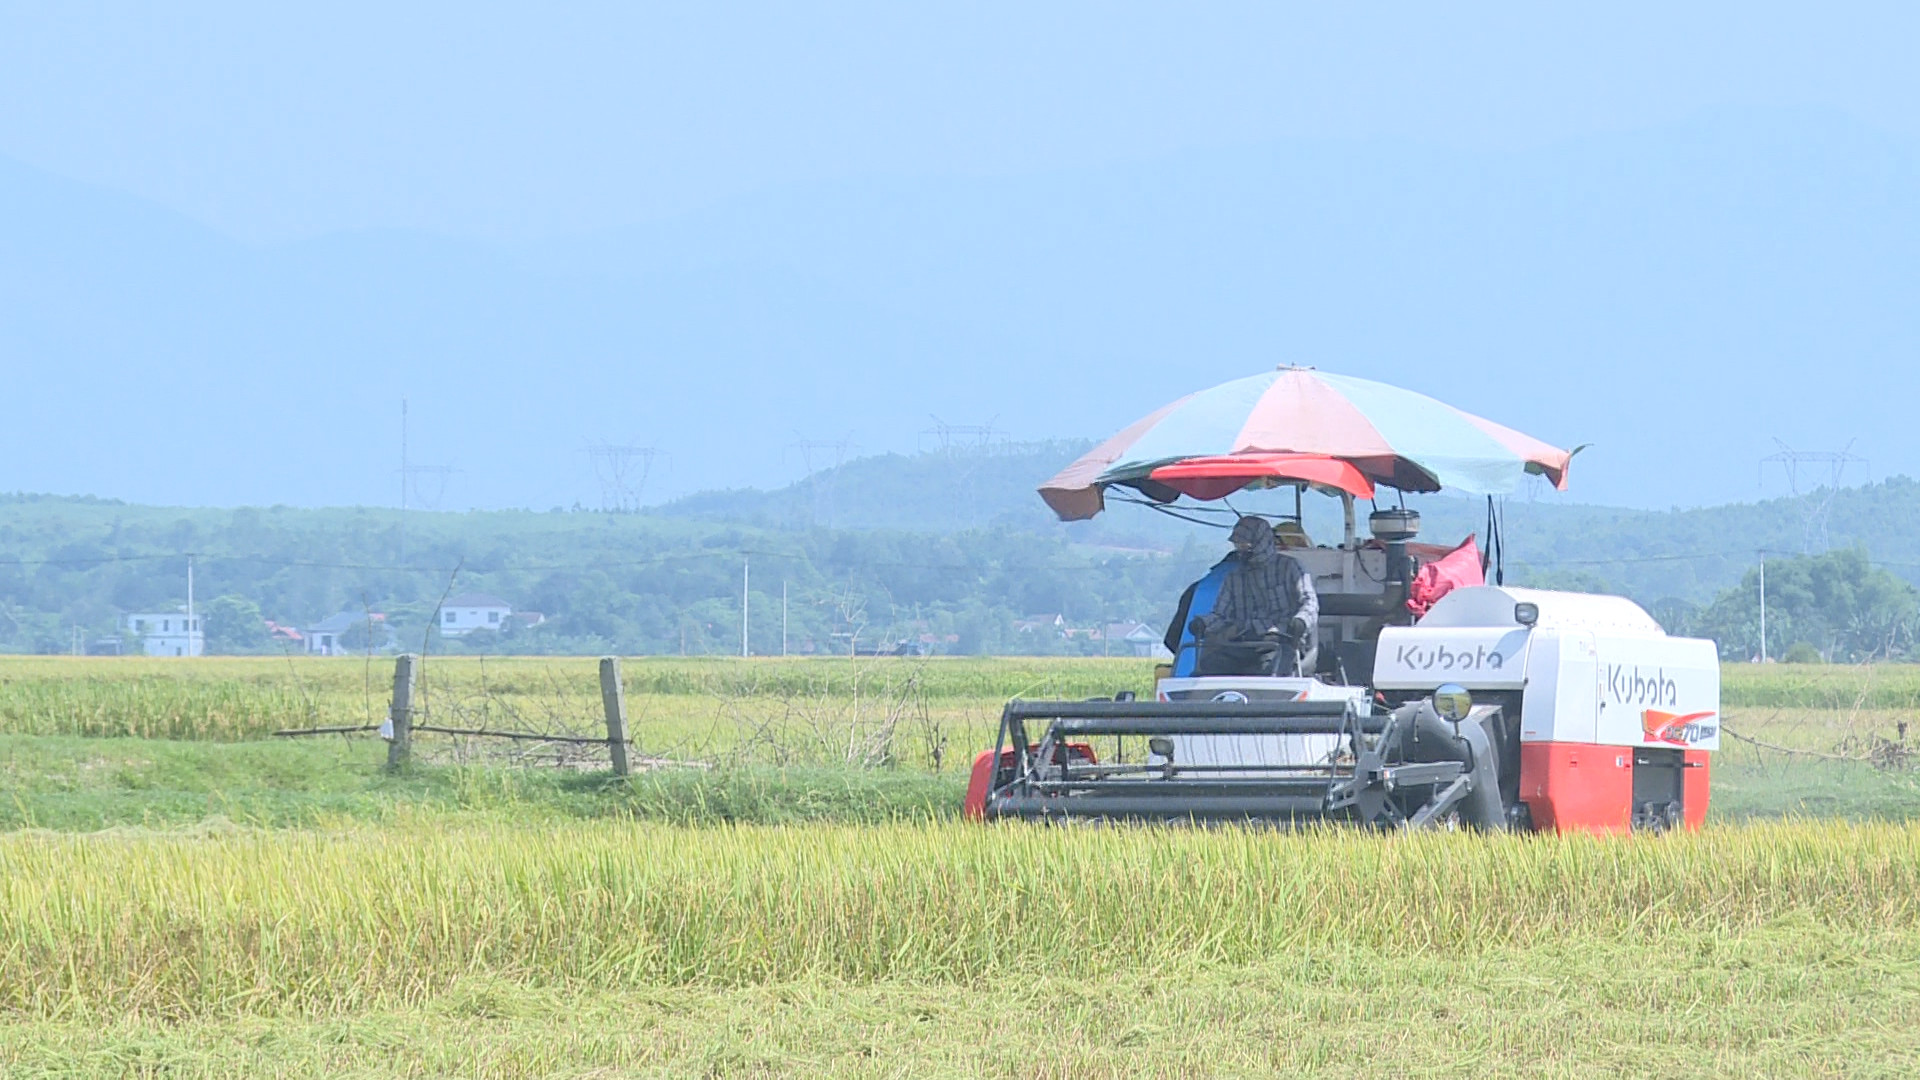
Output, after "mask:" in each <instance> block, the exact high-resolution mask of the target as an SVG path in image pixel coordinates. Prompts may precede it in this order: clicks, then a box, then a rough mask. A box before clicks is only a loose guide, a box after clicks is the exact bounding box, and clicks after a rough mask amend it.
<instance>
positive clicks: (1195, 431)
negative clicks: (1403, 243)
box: [1040, 367, 1573, 521]
mask: <svg viewBox="0 0 1920 1080" xmlns="http://www.w3.org/2000/svg"><path fill="white" fill-rule="evenodd" d="M1244 454H1268V455H1273V454H1296V455H1313V456H1318V457H1323V458H1338V459H1340V460H1342V461H1344V462H1347V463H1348V464H1350V465H1352V466H1353V467H1354V468H1355V469H1356V470H1358V472H1359V473H1360V474H1361V475H1362V476H1363V477H1364V478H1366V479H1367V480H1370V481H1372V482H1373V483H1376V484H1385V485H1386V486H1388V487H1393V488H1398V489H1400V490H1402V491H1439V490H1441V489H1443V488H1451V489H1454V490H1458V491H1463V492H1467V493H1469V494H1487V495H1497V494H1504V493H1506V492H1510V491H1512V490H1514V489H1515V488H1516V487H1518V486H1519V484H1520V481H1521V480H1522V478H1523V477H1525V476H1526V475H1527V474H1528V473H1533V474H1537V475H1541V476H1545V477H1546V478H1547V479H1548V480H1550V481H1552V483H1553V485H1554V486H1555V487H1557V488H1561V489H1565V487H1566V486H1567V464H1568V462H1569V461H1570V460H1571V459H1572V457H1573V455H1572V454H1571V453H1569V452H1568V451H1565V450H1561V449H1558V448H1557V447H1553V446H1549V445H1547V444H1546V443H1543V442H1541V441H1540V440H1538V439H1535V438H1533V437H1531V436H1528V435H1523V434H1521V433H1520V432H1518V431H1515V430H1513V429H1512V428H1509V427H1503V426H1502V425H1500V424H1496V423H1494V422H1493V421H1491V420H1486V419H1482V418H1481V417H1478V416H1474V415H1472V414H1471V413H1465V412H1462V411H1460V410H1459V409H1456V408H1454V407H1453V406H1451V405H1448V404H1446V403H1445V402H1441V401H1436V400H1434V399H1433V398H1430V397H1428V396H1426V395H1425V394H1417V393H1414V392H1413V391H1411V390H1403V389H1401V388H1399V387H1397V386H1388V385H1387V384H1385V383H1378V382H1373V381H1372V380H1369V379H1356V378H1353V377H1352V376H1348V375H1334V374H1331V373H1329V372H1324V371H1315V370H1313V369H1311V368H1298V367H1285V368H1281V369H1279V370H1277V371H1271V372H1266V373H1264V374H1260V375H1254V376H1251V377H1249V378H1245V379H1235V380H1234V381H1232V382H1228V383H1222V384H1220V385H1219V386H1216V387H1213V388H1212V389H1209V390H1202V391H1200V392H1198V393H1195V394H1189V395H1187V396H1186V397H1183V398H1181V399H1179V400H1178V401H1174V402H1172V403H1170V404H1167V405H1164V406H1162V407H1161V408H1159V409H1156V410H1155V411H1153V412H1152V413H1149V414H1148V415H1146V416H1144V417H1142V418H1140V419H1139V420H1136V421H1134V422H1133V423H1132V424H1129V425H1128V426H1127V427H1126V428H1124V429H1122V430H1121V431H1120V433H1119V434H1117V435H1115V436H1114V437H1112V438H1111V439H1108V440H1107V441H1106V442H1103V443H1101V444H1100V445H1099V446H1097V447H1095V448H1094V449H1093V450H1092V451H1090V452H1088V453H1087V454H1086V455H1085V456H1083V457H1081V458H1080V460H1078V461H1076V462H1074V463H1073V464H1072V465H1069V466H1067V467H1066V468H1065V469H1063V470H1061V472H1060V474H1059V475H1058V476H1055V477H1054V478H1053V479H1051V480H1049V481H1047V482H1046V484H1044V485H1042V486H1041V488H1040V497H1041V498H1043V499H1045V500H1046V502H1047V505H1048V506H1051V507H1052V508H1053V511H1054V513H1055V514H1058V515H1059V516H1060V518H1061V520H1063V521H1077V520H1081V519H1084V518H1090V517H1092V516H1093V515H1095V514H1097V513H1099V512H1100V510H1101V509H1102V508H1103V507H1104V506H1105V499H1104V497H1103V495H1102V492H1103V491H1104V490H1105V489H1106V488H1107V487H1109V486H1111V485H1114V484H1122V485H1125V486H1129V487H1134V488H1137V489H1140V490H1142V491H1144V492H1145V493H1146V494H1148V495H1149V496H1151V497H1153V498H1156V499H1159V500H1161V501H1168V500H1170V499H1172V498H1174V497H1177V495H1178V493H1179V491H1180V489H1179V488H1174V487H1168V486H1167V485H1166V484H1165V483H1164V482H1163V481H1161V480H1159V479H1158V478H1156V477H1155V475H1154V473H1155V470H1157V469H1162V468H1165V467H1167V466H1171V465H1174V464H1176V463H1180V462H1184V461H1187V460H1189V459H1194V458H1218V457H1224V456H1229V455H1235V456H1237V455H1244ZM1327 486H1335V487H1338V486H1339V485H1337V484H1334V485H1327ZM1209 490H1211V489H1209ZM1230 493H1231V492H1222V493H1221V494H1230ZM1216 497H1218V496H1216Z"/></svg>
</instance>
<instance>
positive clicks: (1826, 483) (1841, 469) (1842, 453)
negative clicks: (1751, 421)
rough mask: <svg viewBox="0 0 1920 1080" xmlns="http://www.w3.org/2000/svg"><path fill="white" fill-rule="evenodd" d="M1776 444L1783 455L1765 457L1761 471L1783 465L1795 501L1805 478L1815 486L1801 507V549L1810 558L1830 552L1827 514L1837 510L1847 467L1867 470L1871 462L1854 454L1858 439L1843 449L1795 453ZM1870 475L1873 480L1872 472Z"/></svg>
mask: <svg viewBox="0 0 1920 1080" xmlns="http://www.w3.org/2000/svg"><path fill="white" fill-rule="evenodd" d="M1773 441H1774V443H1775V444H1776V445H1777V446H1779V447H1780V452H1779V453H1776V454H1768V455H1767V456H1766V457H1763V458H1761V459H1760V468H1761V471H1762V473H1763V474H1764V472H1765V471H1766V467H1767V466H1768V465H1770V464H1777V465H1779V466H1780V468H1781V470H1782V471H1783V472H1785V473H1786V476H1787V490H1788V491H1790V492H1792V493H1793V497H1794V498H1795V499H1800V498H1801V495H1802V492H1801V484H1802V478H1803V476H1804V477H1805V478H1806V480H1807V481H1808V482H1811V483H1812V484H1813V486H1812V487H1811V488H1810V489H1808V490H1807V491H1806V492H1805V495H1806V500H1805V501H1804V502H1802V503H1801V506H1800V514H1801V519H1802V521H1801V527H1802V536H1801V541H1800V550H1801V551H1802V552H1803V553H1804V554H1808V555H1817V554H1820V553H1821V552H1824V551H1826V550H1827V511H1828V510H1830V509H1831V508H1832V507H1833V497H1834V496H1835V495H1836V494H1838V493H1839V491H1840V481H1841V479H1842V478H1843V477H1844V476H1845V475H1846V471H1847V466H1849V465H1853V464H1856V463H1857V464H1859V465H1860V466H1861V467H1862V468H1866V467H1867V459H1866V458H1863V457H1861V456H1860V455H1858V454H1855V453H1852V450H1853V443H1854V440H1851V439H1849V440H1847V445H1846V446H1845V447H1843V448H1841V449H1839V450H1795V449H1794V448H1793V447H1791V446H1788V445H1787V444H1786V443H1784V442H1781V441H1780V440H1779V439H1775V440H1773ZM1867 476H1868V479H1872V476H1873V474H1872V472H1871V471H1869V472H1868V473H1867Z"/></svg>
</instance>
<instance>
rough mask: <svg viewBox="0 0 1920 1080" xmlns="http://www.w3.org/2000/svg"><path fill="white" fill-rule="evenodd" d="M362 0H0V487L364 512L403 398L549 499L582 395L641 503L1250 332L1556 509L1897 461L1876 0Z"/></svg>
mask: <svg viewBox="0 0 1920 1080" xmlns="http://www.w3.org/2000/svg"><path fill="white" fill-rule="evenodd" d="M396 7H397V5H371V4H333V5H327V6H325V7H324V8H310V9H307V10H304V11H291V10H285V9H283V8H281V7H280V6H276V5H238V4H234V5H194V4H171V5H165V6H164V8H163V7H162V6H159V5H131V4H124V5H123V4H87V3H77V2H76V3H61V4H43V5H23V4H0V182H5V183H10V184H12V185H14V186H13V187H10V188H8V189H7V191H8V192H10V193H13V195H14V197H13V200H12V201H13V205H14V207H15V210H14V214H15V215H17V217H16V220H14V221H13V222H11V223H7V222H5V221H4V219H0V227H4V228H6V229H7V230H8V231H7V232H6V233H5V235H4V237H0V239H9V240H10V243H11V246H12V247H13V254H14V258H13V261H12V263H11V264H10V265H8V264H5V263H4V260H5V259H6V257H7V254H8V253H7V250H6V248H5V247H0V285H7V284H11V286H12V292H13V293H14V296H13V298H12V300H11V301H9V300H8V299H7V298H6V297H5V296H4V295H0V365H4V366H6V367H8V368H11V369H12V370H13V372H14V374H15V379H14V380H13V381H14V383H15V387H16V392H17V393H19V394H20V395H22V396H24V397H26V398H28V399H30V401H31V403H32V409H31V414H30V416H29V417H28V419H27V420H26V422H24V423H22V424H17V425H14V426H13V428H12V429H11V430H9V431H7V432H5V433H0V454H4V456H5V460H6V465H5V471H6V472H10V473H11V474H12V475H11V476H10V477H9V476H5V475H0V488H9V489H27V490H52V491H69V492H92V493H98V494H105V495H115V496H120V497H125V498H131V499H138V500H143V501H145V500H153V501H175V502H207V503H236V502H287V503H336V502H376V503H377V502H390V501H392V498H391V494H390V492H391V490H392V487H393V485H392V483H391V472H392V468H393V465H394V462H392V461H391V460H389V459H390V458H393V457H395V456H396V453H397V451H396V449H395V448H394V447H393V444H394V443H395V442H396V441H397V430H396V428H397V412H398V402H397V399H398V397H399V396H400V394H401V393H406V394H407V395H408V396H409V397H410V398H411V399H412V400H413V401H414V409H415V415H416V417H417V429H416V434H417V438H418V440H419V444H418V447H417V454H416V457H417V459H421V460H429V461H447V462H449V463H453V464H456V465H458V466H459V467H460V468H461V469H462V472H461V473H459V474H457V479H456V482H455V483H456V487H455V489H454V491H453V493H452V494H451V495H450V498H451V499H452V500H453V502H455V503H456V504H459V505H482V506H492V505H532V506H542V507H544V506H546V505H552V504H565V503H568V502H571V501H572V500H574V499H576V498H577V499H580V500H582V501H587V502H591V501H592V500H593V497H594V492H595V490H596V489H595V488H594V486H593V484H592V478H591V475H590V474H589V473H587V472H586V470H585V468H584V465H583V464H582V462H583V460H584V455H583V454H582V453H581V452H580V451H581V444H582V442H583V440H584V439H586V438H608V439H617V440H631V441H640V442H648V443H654V444H658V445H661V446H662V447H663V448H665V449H668V450H670V451H672V452H673V453H674V455H675V456H674V464H673V466H672V467H671V469H670V470H668V471H667V472H666V473H664V474H663V476H662V479H661V480H660V481H659V482H658V485H657V487H656V492H657V493H658V494H661V495H665V494H671V493H674V492H675V491H679V490H686V489H690V488H693V487H704V486H716V485H729V484H746V483H768V482H778V481H781V480H784V479H787V478H789V477H790V476H791V475H792V474H793V473H794V472H796V471H797V469H798V458H797V455H794V454H791V453H788V452H786V451H785V450H784V448H785V447H786V445H787V444H788V443H790V442H792V441H794V440H795V439H796V438H799V437H803V436H804V437H812V438H841V437H851V438H852V439H853V440H854V441H855V442H856V443H858V444H859V445H860V446H861V447H862V448H864V449H866V450H869V451H877V450H889V449H912V448H913V447H914V446H915V445H916V442H917V440H918V437H919V436H918V433H919V431H920V430H921V429H923V428H925V427H927V426H928V425H929V424H930V422H931V420H930V418H931V417H932V416H934V415H939V416H941V417H943V418H944V419H947V420H948V421H950V422H957V423H968V422H971V423H979V422H983V421H985V420H988V419H992V420H993V421H994V422H995V423H996V424H997V425H998V426H1000V427H1001V428H1003V429H1004V430H1007V431H1009V432H1010V433H1011V434H1013V435H1016V436H1047V435H1100V434H1104V433H1105V432H1106V431H1108V430H1110V429H1112V428H1117V427H1118V426H1120V425H1121V424H1124V423H1125V422H1127V421H1128V420H1131V419H1132V418H1133V417H1134V416H1136V415H1139V414H1141V413H1144V412H1146V411H1147V410H1149V409H1150V408H1152V407H1153V406H1155V405H1157V404H1159V403H1160V401H1162V400H1164V399H1165V398H1167V397H1169V396H1172V395H1173V394H1177V393H1180V392H1183V391H1184V390H1186V389H1191V388H1193V387H1194V386H1197V385H1206V384H1209V383H1211V382H1218V381H1223V380H1225V379H1228V378H1232V377H1235V376H1238V375H1244V374H1248V373H1250V372H1251V371H1255V370H1259V369H1260V368H1262V367H1265V366H1268V365H1271V364H1274V363H1284V362H1308V363H1318V364H1319V365H1320V366H1323V367H1327V368H1330V369H1334V370H1340V371H1345V372H1349V373H1352V374H1358V375H1366V376H1370V377H1375V378H1385V379H1387V380H1389V381H1395V382H1401V383H1404V384H1407V385H1412V386H1415V387H1416V388H1418V389H1422V390H1426V391H1428V392H1431V393H1435V394H1438V395H1440V396H1444V397H1447V398H1449V399H1450V400H1453V401H1455V402H1456V403H1457V404H1460V405H1462V406H1463V407H1466V408H1469V409H1472V410H1474V411H1479V412H1483V413H1485V414H1487V415H1490V416H1494V417H1495V418H1497V419H1500V420H1502V421H1504V422H1507V423H1510V424H1512V425H1514V426H1516V427H1520V428H1522V429H1525V430H1528V431H1530V432H1532V433H1535V434H1538V435H1540V436H1541V437H1544V438H1548V439H1551V440H1554V441H1559V442H1562V443H1567V444H1571V443H1576V442H1589V441H1591V442H1593V443H1595V444H1596V445H1595V448H1594V450H1593V451H1592V452H1591V454H1590V455H1587V456H1583V459H1582V462H1581V465H1582V468H1581V469H1580V470H1577V471H1576V474H1575V487H1574V490H1573V492H1572V493H1571V497H1574V498H1579V499H1582V500H1592V501H1605V502H1614V503H1627V504H1637V505H1656V506H1664V505H1668V504H1673V503H1679V504H1698V503H1710V502H1716V501H1722V500H1724V499H1729V498H1747V497H1751V496H1753V495H1755V494H1758V493H1760V492H1761V490H1762V488H1761V486H1760V479H1759V477H1760V472H1759V468H1758V464H1757V462H1758V458H1759V457H1760V456H1761V455H1763V454H1764V453H1766V452H1769V451H1770V450H1771V449H1773V448H1774V446H1773V443H1772V439H1774V438H1776V437H1778V438H1782V439H1785V440H1787V441H1789V442H1791V443H1794V444H1796V445H1800V446H1803V447H1807V448H1822V449H1825V448H1838V447H1839V446H1840V445H1843V444H1846V443H1847V442H1848V441H1849V440H1855V450H1856V451H1857V452H1860V453H1863V454H1864V455H1865V456H1867V457H1868V458H1870V459H1871V461H1872V462H1873V466H1872V468H1873V472H1874V474H1876V475H1885V474H1889V473H1893V472H1914V471H1916V470H1920V460H1915V457H1914V454H1915V452H1914V451H1913V450H1912V449H1911V448H1910V440H1908V439H1906V438H1905V437H1904V434H1903V433H1902V430H1901V429H1902V421H1903V418H1904V416H1905V409H1904V406H1902V405H1900V404H1899V402H1901V401H1903V400H1904V399H1907V398H1911V397H1912V396H1913V391H1915V390H1916V389H1920V386H1917V385H1916V379H1915V377H1914V375H1913V374H1912V370H1911V364H1910V361H1909V359H1908V358H1910V357H1911V356H1912V355H1913V354H1914V349H1915V347H1916V346H1920V326H1916V324H1915V316H1914V314H1913V313H1912V311H1911V310H1910V304H1909V302H1908V299H1907V297H1908V295H1909V294H1910V292H1911V285H1910V282H1911V280H1912V279H1911V277H1910V272H1911V271H1912V270H1914V269H1916V267H1915V265H1914V261H1915V256H1914V255H1913V254H1912V251H1913V245H1912V244H1911V243H1909V241H1911V240H1913V239H1915V237H1914V236H1913V235H1912V234H1913V232H1914V230H1915V225H1916V221H1917V220H1920V219H1917V218H1916V216H1915V212H1914V210H1913V208H1912V207H1911V206H1910V205H1909V204H1910V203H1911V202H1912V198H1911V196H1912V194H1913V187H1912V180H1913V179H1914V175H1915V173H1914V171H1913V163H1914V160H1915V159H1914V151H1915V140H1916V139H1917V138H1920V108H1917V107H1916V106H1920V92H1917V91H1920V77H1916V75H1915V72H1914V65H1913V64H1912V63H1911V58H1910V55H1909V53H1910V43H1911V42H1912V41H1914V40H1916V34H1915V31H1916V29H1920V27H1916V26H1915V23H1916V22H1917V21H1920V9H1914V8H1912V7H1911V6H1905V5H1887V4H1879V5H1844V4H1829V5H1819V6H1818V7H1814V6H1810V5H1764V4H1701V5H1671V4H1663V5H1652V4H1644V5H1632V4H1627V5H1608V6H1607V7H1606V9H1605V10H1604V11H1602V12H1595V11H1578V10H1575V9H1573V8H1570V7H1551V8H1549V7H1548V6H1545V5H1520V4H1512V5H1482V6H1476V7H1475V8H1473V9H1472V10H1471V14H1470V15H1469V14H1463V13H1462V11H1461V9H1445V10H1443V9H1440V8H1438V7H1436V6H1433V5H1368V6H1366V7H1364V8H1361V7H1358V6H1349V7H1342V8H1338V9H1332V8H1330V7H1329V6H1326V5H1313V6H1308V5H1205V6H1195V5H1180V6H1173V5H1160V6H1151V7H1149V6H1138V5H1132V6H1130V5H1115V4H1098V5H1095V4H1086V5H1034V4H1007V5H990V4H971V5H964V6H951V7H939V8H936V7H934V6H931V5H900V4H873V5H834V6H831V7H816V8H812V9H806V8H801V7H797V6H793V5H781V6H764V7H749V6H738V5H683V6H677V7H664V6H648V7H644V8H642V7H640V6H637V5H608V6H602V7H598V8H595V7H593V6H589V5H521V6H503V5H484V4H461V5H451V4H445V5H442V4H413V5H406V6H405V7H404V10H400V11H395V10H394V9H395V8H396ZM7 178H11V179H7ZM1236 178H1244V179H1245V181H1246V182H1244V183H1237V182H1236ZM20 192H27V193H29V194H30V196H31V197H28V195H21V194H19V193H20ZM27 206H32V207H35V208H36V209H34V210H32V211H29V210H26V209H23V207H27ZM1508 207H1511V208H1512V212H1511V213H1508V212H1506V208H1508ZM4 213H5V211H0V214H4ZM30 213H31V215H32V216H33V220H30V221H29V220H24V218H25V217H26V216H27V215H29V214H30ZM109 222H111V223H113V224H111V225H108V224H104V223H109ZM103 234H104V235H103ZM89 236H90V237H92V239H86V238H87V237H89ZM75 237H80V238H81V239H79V240H76V239H75ZM49 253H52V254H49ZM54 264H57V272H55V271H54V270H50V269H48V267H49V266H52V265H54ZM23 297H24V298H23ZM9 304H11V305H12V306H11V307H9V306H8V305H9ZM156 369H158V370H156ZM796 370H798V371H803V372H806V373H808V377H806V378H800V377H797V376H795V375H794V374H793V372H795V371H796ZM163 375H166V376H171V377H162V376H163ZM534 384H538V385H537V386H536V385H534ZM180 417H188V418H191V424H192V426H193V427H194V428H195V429H196V430H197V431H198V432H200V434H197V435H196V437H195V439H194V440H192V442H191V445H188V446H185V447H182V448H180V453H179V454H177V455H168V456H167V457H166V458H165V460H146V459H142V457H141V456H140V455H137V454H134V455H130V454H129V453H128V446H129V445H138V444H140V443H142V442H143V441H150V440H152V439H155V438H165V437H167V435H166V434H165V433H166V432H168V431H169V430H171V429H170V427H169V425H173V424H177V423H178V419H177V418H180ZM480 432H492V433H495V434H493V435H491V436H489V437H485V438H483V437H482V436H480V435H479V434H478V433H480ZM502 432H508V433H511V434H510V435H509V436H502V435H500V434H498V433H502ZM316 442H318V443H322V444H332V446H331V449H329V450H328V451H327V452H326V454H325V467H324V468H315V467H314V464H313V462H312V461H311V460H308V459H302V458H299V457H297V456H295V457H292V458H287V457H281V456H279V455H263V454H262V453H260V448H261V447H262V446H264V445H270V444H276V445H277V444H301V445H311V444H314V443H316ZM1855 478H1856V479H1863V478H1864V475H1856V477H1855ZM1780 487H1781V485H1780V484H1779V483H1778V482H1777V481H1776V482H1774V484H1773V487H1772V488H1771V489H1768V490H1776V491H1777V490H1779V489H1780Z"/></svg>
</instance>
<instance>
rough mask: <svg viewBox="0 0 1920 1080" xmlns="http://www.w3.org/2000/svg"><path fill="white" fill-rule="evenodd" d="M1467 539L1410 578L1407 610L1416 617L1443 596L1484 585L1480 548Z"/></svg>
mask: <svg viewBox="0 0 1920 1080" xmlns="http://www.w3.org/2000/svg"><path fill="white" fill-rule="evenodd" d="M1474 540H1475V538H1474V537H1472V536H1469V537H1467V538H1466V539H1465V540H1462V541H1461V542H1460V546H1459V547H1457V548H1454V549H1453V550H1452V551H1449V552H1447V553H1446V554H1445V555H1442V556H1440V557H1439V558H1437V559H1434V560H1433V561H1432V562H1429V563H1427V564H1426V565H1424V566H1422V567H1421V568H1420V570H1419V572H1417V573H1415V574H1414V575H1413V586H1412V587H1411V588H1410V589H1408V590H1407V610H1408V611H1411V612H1413V614H1414V617H1415V618H1418V617H1420V616H1422V615H1425V614H1426V613H1427V611H1428V610H1429V609H1430V608H1432V607H1433V605H1434V604H1435V603H1436V602H1437V601H1438V600H1439V599H1440V598H1441V597H1443V596H1445V595H1447V594H1448V593H1450V592H1452V591H1453V590H1455V589H1458V588H1460V587H1462V586H1465V585H1485V584H1486V583H1487V575H1486V571H1484V570H1482V569H1481V568H1480V545H1479V544H1477V543H1475V542H1474Z"/></svg>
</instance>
